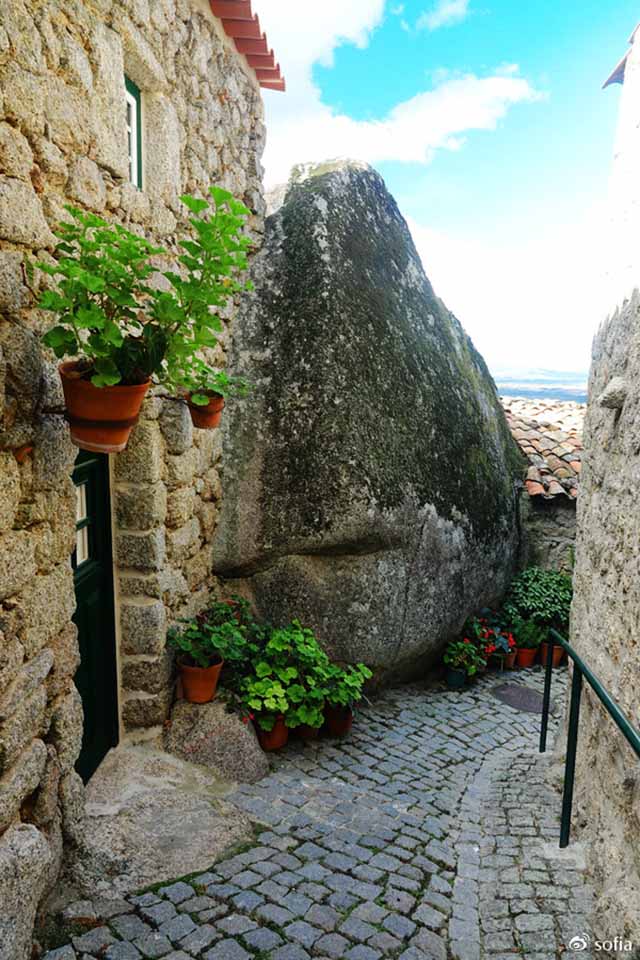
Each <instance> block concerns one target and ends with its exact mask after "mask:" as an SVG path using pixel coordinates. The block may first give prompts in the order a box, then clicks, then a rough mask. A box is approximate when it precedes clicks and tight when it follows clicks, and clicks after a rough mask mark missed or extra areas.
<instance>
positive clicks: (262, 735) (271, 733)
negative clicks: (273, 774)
mask: <svg viewBox="0 0 640 960" xmlns="http://www.w3.org/2000/svg"><path fill="white" fill-rule="evenodd" d="M255 727H256V733H257V735H258V743H259V744H260V746H261V747H262V749H263V750H265V751H267V752H268V751H271V750H280V748H281V747H284V746H285V744H286V743H287V740H288V739H289V729H288V727H287V726H285V722H284V717H278V719H277V720H276V722H275V723H274V725H273V730H263V729H262V727H261V726H260V724H259V723H256V725H255Z"/></svg>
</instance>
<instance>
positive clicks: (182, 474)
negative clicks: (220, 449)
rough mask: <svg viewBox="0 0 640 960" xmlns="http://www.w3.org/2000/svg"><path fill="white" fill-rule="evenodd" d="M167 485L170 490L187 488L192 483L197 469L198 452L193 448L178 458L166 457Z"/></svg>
mask: <svg viewBox="0 0 640 960" xmlns="http://www.w3.org/2000/svg"><path fill="white" fill-rule="evenodd" d="M166 467H167V485H168V486H169V489H170V490H173V489H175V488H176V487H182V486H187V485H188V484H190V483H191V482H192V481H193V478H194V476H195V473H196V469H197V467H198V451H197V449H196V448H195V447H193V448H192V449H191V450H188V451H187V452H186V453H182V454H180V456H176V457H173V456H167V458H166Z"/></svg>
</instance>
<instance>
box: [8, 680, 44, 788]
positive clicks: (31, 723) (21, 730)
mask: <svg viewBox="0 0 640 960" xmlns="http://www.w3.org/2000/svg"><path fill="white" fill-rule="evenodd" d="M46 707H47V691H46V689H45V687H40V688H39V689H37V690H35V691H34V692H33V693H32V694H31V695H30V696H28V697H25V698H24V699H23V700H21V701H20V703H19V704H18V706H17V708H16V709H15V710H14V711H13V712H12V713H11V715H10V716H9V717H8V718H7V719H6V720H5V721H4V722H3V723H1V724H0V775H1V774H3V773H5V772H6V771H7V770H8V769H9V768H10V767H11V766H12V765H13V764H14V763H16V761H17V760H18V759H19V757H20V756H21V754H22V753H23V752H24V750H25V749H26V747H27V746H28V745H29V744H30V743H31V741H32V740H33V738H34V737H41V736H42V735H43V734H44V727H45V713H46Z"/></svg>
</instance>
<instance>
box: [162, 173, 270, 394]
mask: <svg viewBox="0 0 640 960" xmlns="http://www.w3.org/2000/svg"><path fill="white" fill-rule="evenodd" d="M209 197H210V199H208V200H200V199H197V198H196V197H190V196H183V197H181V198H180V199H181V200H182V202H183V203H184V204H185V206H187V207H188V208H189V210H190V211H191V213H192V216H191V218H190V220H189V222H190V224H191V226H192V228H193V234H194V236H193V238H192V239H188V240H182V241H181V243H180V244H179V246H180V248H181V250H182V254H181V255H180V257H179V258H178V259H179V262H180V264H181V266H182V270H181V271H180V272H175V271H167V272H166V273H165V274H164V276H165V278H166V279H167V280H168V281H169V284H170V289H169V290H167V291H163V292H162V293H159V294H158V295H157V296H156V298H155V304H154V316H155V317H156V318H158V319H159V320H161V322H163V323H166V324H167V325H168V327H169V330H170V337H169V347H168V350H167V372H166V377H165V383H166V384H167V386H168V387H170V388H174V389H175V388H178V387H183V388H185V389H186V390H188V391H189V392H190V393H191V394H192V397H191V399H192V402H193V403H195V404H198V405H202V406H205V405H206V404H207V402H208V401H209V398H210V397H211V395H212V394H220V395H222V396H225V397H230V396H243V395H245V394H246V392H247V384H246V382H245V381H244V380H242V379H240V378H231V377H229V376H228V375H227V374H226V373H224V372H221V371H216V370H213V369H212V368H211V367H210V366H209V365H208V364H207V363H206V362H205V360H203V359H202V351H203V350H206V349H207V348H211V347H215V346H216V343H217V336H216V335H217V333H219V332H220V330H221V329H222V323H221V321H220V319H219V317H218V315H217V311H218V310H220V309H221V308H223V307H225V306H226V305H227V304H228V302H229V300H230V299H231V298H232V297H233V296H234V295H235V294H237V293H240V292H241V291H244V290H250V289H251V284H250V283H249V282H245V283H241V282H240V281H239V280H238V279H237V276H238V274H240V273H242V272H243V271H244V270H246V268H247V251H248V249H249V247H250V244H251V241H250V240H249V238H248V237H246V236H242V229H243V227H244V224H245V220H246V217H247V216H248V215H249V213H250V211H249V210H248V209H247V207H245V206H244V205H243V204H242V203H239V202H238V201H237V200H235V199H234V197H233V196H232V194H230V193H228V192H227V191H226V190H221V189H220V188H219V187H210V189H209Z"/></svg>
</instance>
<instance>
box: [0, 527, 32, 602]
mask: <svg viewBox="0 0 640 960" xmlns="http://www.w3.org/2000/svg"><path fill="white" fill-rule="evenodd" d="M35 574H36V561H35V544H34V542H33V538H32V537H31V535H30V534H29V533H28V532H27V531H26V530H16V531H11V532H10V533H5V534H4V536H2V537H0V600H4V599H5V598H6V597H11V596H13V595H15V594H17V593H18V592H19V591H20V590H21V589H22V588H23V587H24V586H25V585H26V584H27V583H28V582H29V581H30V580H31V579H32V578H33V577H34V576H35Z"/></svg>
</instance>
